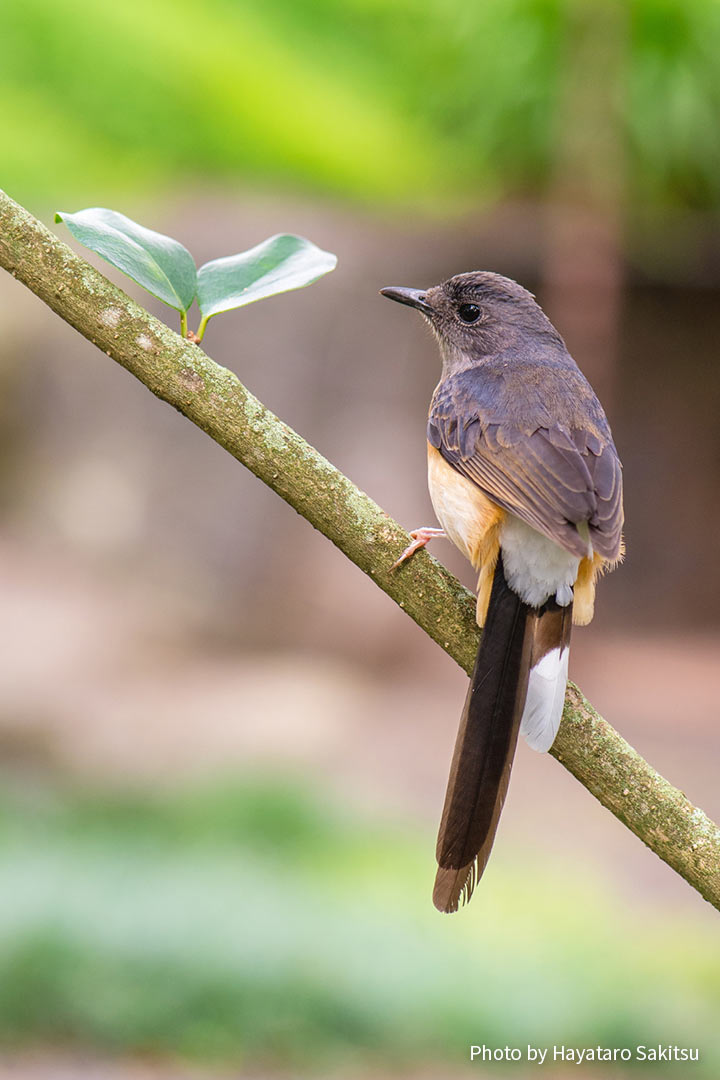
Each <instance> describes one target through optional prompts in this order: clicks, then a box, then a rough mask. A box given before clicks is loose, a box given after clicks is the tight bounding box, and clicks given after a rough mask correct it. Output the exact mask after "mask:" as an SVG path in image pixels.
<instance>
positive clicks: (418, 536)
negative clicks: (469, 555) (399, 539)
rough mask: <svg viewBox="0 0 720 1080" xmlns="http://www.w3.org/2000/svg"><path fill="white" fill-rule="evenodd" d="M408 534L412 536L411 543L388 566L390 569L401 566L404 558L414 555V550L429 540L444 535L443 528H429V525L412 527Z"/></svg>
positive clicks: (417, 549)
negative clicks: (417, 527) (420, 527)
mask: <svg viewBox="0 0 720 1080" xmlns="http://www.w3.org/2000/svg"><path fill="white" fill-rule="evenodd" d="M410 536H412V539H413V542H412V544H409V545H408V547H406V548H405V550H404V551H403V553H402V555H401V556H400V558H399V559H396V560H395V562H394V563H393V564H392V566H391V567H390V569H391V570H396V569H397V567H398V566H401V565H402V564H403V563H404V562H405V560H406V559H409V558H410V556H411V555H414V554H415V552H416V551H419V550H420V548H424V547H425V545H426V544H427V543H429V542H430V540H438V539H439V538H440V537H441V536H445V530H444V529H431V528H429V527H428V528H424V529H413V531H412V532H411V533H410Z"/></svg>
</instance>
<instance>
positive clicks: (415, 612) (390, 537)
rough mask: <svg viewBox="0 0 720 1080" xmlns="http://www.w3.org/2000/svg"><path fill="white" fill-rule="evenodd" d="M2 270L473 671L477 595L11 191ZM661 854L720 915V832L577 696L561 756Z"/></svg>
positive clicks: (5, 200)
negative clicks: (403, 559)
mask: <svg viewBox="0 0 720 1080" xmlns="http://www.w3.org/2000/svg"><path fill="white" fill-rule="evenodd" d="M0 265H1V266H3V267H4V268H5V269H6V270H8V271H9V272H10V273H11V274H12V275H13V277H16V278H17V279H18V280H19V281H22V282H23V283H24V284H25V285H26V286H27V287H28V288H29V289H31V290H32V292H34V293H35V294H36V295H37V296H39V297H40V299H41V300H43V301H44V302H45V303H46V304H48V305H49V307H51V308H52V309H53V311H55V312H57V314H58V315H60V317H61V318H63V319H64V320H65V321H66V322H68V323H70V325H71V326H74V327H75V329H76V330H78V331H79V332H80V333H81V334H82V335H83V336H84V337H86V338H88V339H89V340H90V341H92V342H93V344H95V345H97V347H98V348H99V349H102V351H103V352H105V353H106V354H107V355H108V356H109V357H111V358H112V359H113V360H115V361H116V362H117V363H118V364H121V365H122V366H123V367H124V368H126V370H127V371H129V372H130V373H131V374H133V375H134V376H135V377H136V378H137V379H139V380H140V381H141V382H142V383H144V384H145V386H147V387H148V389H149V390H151V391H152V392H153V393H154V394H155V395H156V396H157V397H159V398H161V399H162V400H163V401H166V402H168V403H169V404H170V405H173V406H174V407H175V408H176V409H178V410H179V411H180V412H181V413H183V415H184V416H186V417H187V418H188V419H189V420H192V422H193V423H194V424H196V425H197V426H198V427H200V428H202V430H203V431H205V432H207V434H208V435H209V436H210V437H211V438H212V439H214V440H215V441H216V442H217V443H219V444H220V445H221V446H223V447H224V448H225V449H226V450H227V451H228V452H229V453H230V454H232V455H233V457H235V458H237V460H238V461H241V462H242V463H243V465H245V466H247V468H248V469H250V470H251V472H253V473H254V474H255V475H256V476H257V477H258V478H259V479H260V480H262V481H263V483H265V484H267V485H268V486H269V487H271V488H272V489H273V491H275V492H277V494H278V495H280V496H281V497H282V498H283V499H285V501H286V502H288V503H289V504H290V505H291V506H292V507H294V509H295V510H297V511H298V513H300V514H302V515H303V516H304V517H305V518H307V520H308V521H309V522H310V523H311V525H313V526H314V527H315V528H316V529H318V530H319V531H320V532H322V533H324V534H325V536H327V537H328V538H329V539H330V540H332V542H333V543H334V544H335V545H336V546H337V547H338V548H340V550H341V551H342V552H344V553H345V555H347V557H348V558H349V559H351V560H352V561H353V562H354V563H355V564H356V565H357V566H359V567H360V569H361V570H362V571H364V573H366V574H368V575H370V576H371V577H372V578H373V580H374V581H375V583H376V584H377V585H378V586H379V587H380V588H381V589H383V590H384V591H385V592H386V593H387V594H388V596H390V597H392V599H393V600H394V601H395V602H396V603H397V604H399V605H400V607H402V608H403V609H404V611H405V612H406V613H407V614H408V615H409V616H410V617H411V618H412V619H414V620H415V622H416V623H417V624H418V625H419V626H420V627H422V629H423V630H424V631H425V632H426V633H427V634H429V635H430V637H431V638H432V639H433V640H434V641H436V642H437V643H438V644H439V645H440V646H441V647H442V648H443V649H445V651H446V652H447V653H448V654H449V655H450V656H452V657H453V659H454V660H456V661H457V663H458V664H460V666H461V667H462V668H463V669H464V670H465V671H466V672H468V673H469V672H470V670H471V668H472V665H473V661H474V658H475V652H476V650H477V643H478V639H479V631H478V628H477V626H476V623H475V602H474V597H473V596H472V594H471V593H469V592H468V591H467V590H466V589H465V588H463V586H461V585H460V584H459V582H458V581H457V580H456V579H455V578H454V577H453V576H452V575H451V574H450V573H449V572H448V571H447V570H446V569H445V568H444V567H443V566H441V565H440V564H439V563H438V562H437V561H436V560H435V559H433V558H432V556H430V555H428V554H427V553H426V552H423V553H420V554H418V555H416V556H415V557H414V558H413V560H412V563H411V564H410V565H409V566H408V567H405V568H402V569H400V570H399V571H395V572H392V573H391V572H390V570H389V567H390V566H391V565H392V563H393V561H394V560H395V559H396V558H397V556H398V554H399V553H400V552H401V551H402V550H403V548H404V547H405V546H406V545H407V543H408V540H409V538H408V536H407V533H406V532H405V531H404V529H402V528H401V527H400V526H399V525H398V524H397V523H396V522H395V521H393V520H392V519H391V518H390V517H389V516H388V515H387V514H386V513H385V512H384V511H383V510H382V509H381V508H380V507H379V506H378V505H377V504H376V503H374V502H373V501H372V499H370V498H369V497H368V496H367V495H365V494H364V492H362V491H360V490H359V489H358V488H356V487H355V485H354V484H353V483H352V482H351V481H350V480H348V479H347V477H345V476H343V475H342V473H340V472H339V471H338V470H337V469H336V468H335V467H334V466H333V465H331V464H330V462H329V461H327V460H326V459H325V458H323V457H322V456H321V455H320V454H318V452H317V451H316V450H314V449H313V447H312V446H310V445H309V444H308V443H306V442H305V441H304V439H302V438H301V437H300V436H299V435H298V434H297V433H296V432H294V431H293V430H292V429H291V428H289V427H288V426H287V425H286V424H284V423H282V421H281V420H279V419H278V418H277V417H276V416H274V415H273V413H271V412H270V411H269V410H268V409H266V408H265V406H264V405H262V403H261V402H259V401H258V400H257V398H255V397H253V395H252V394H251V393H249V391H248V390H246V389H245V387H244V386H243V385H242V384H241V383H240V381H239V379H238V378H237V377H236V376H235V375H234V374H233V373H232V372H231V371H228V370H227V369H226V368H223V367H221V366H220V365H218V364H216V363H214V362H213V361H212V360H211V359H210V358H209V357H208V356H207V355H206V354H205V353H204V352H202V350H201V349H199V348H198V347H197V346H196V345H193V344H190V343H189V342H186V341H183V340H182V338H180V337H179V336H178V335H177V334H176V333H174V332H173V331H172V330H170V329H169V328H168V327H167V326H165V324H164V323H161V322H160V321H159V320H157V319H155V318H153V316H151V315H149V314H148V312H146V311H145V310H144V309H143V308H141V307H139V306H138V305H137V304H135V303H134V302H133V301H132V300H130V299H129V298H128V297H127V296H126V295H125V294H124V293H123V292H122V291H121V290H120V289H118V288H117V287H116V286H115V285H113V284H112V283H111V282H110V281H108V280H107V279H106V278H104V277H103V276H102V274H100V273H98V271H97V270H95V269H94V268H93V267H92V266H90V265H89V264H88V263H86V262H85V261H84V260H83V259H81V258H79V257H78V256H77V255H75V254H74V252H73V251H72V250H71V249H70V248H69V247H67V245H66V244H64V243H62V242H61V241H60V240H58V238H57V237H56V236H55V235H54V234H53V233H51V232H49V231H48V230H47V229H46V228H45V227H44V226H43V225H42V224H41V223H40V222H39V221H37V220H36V219H35V218H34V217H32V215H31V214H29V213H28V212H27V211H26V210H24V209H23V208H22V207H20V206H18V205H17V203H15V202H13V201H12V199H10V198H9V197H8V196H7V195H5V193H4V192H1V191H0ZM551 753H552V754H553V756H554V757H556V758H557V760H558V761H560V762H561V763H562V764H563V765H564V766H565V768H566V769H568V770H569V771H570V772H571V773H572V774H573V775H574V776H575V777H577V779H578V780H579V781H580V782H581V783H582V784H584V785H585V787H586V788H587V789H588V790H589V791H590V792H592V794H593V795H594V796H595V797H596V798H597V799H598V800H599V801H600V802H601V803H602V804H603V806H606V807H607V808H608V809H609V810H611V811H612V813H613V814H615V816H616V817H617V818H619V819H620V821H622V822H623V824H625V825H627V827H628V828H629V829H631V830H632V832H634V833H635V835H636V836H638V837H639V838H640V839H641V840H642V841H643V842H644V843H645V844H647V846H648V847H649V848H651V849H652V850H653V851H654V852H655V853H656V854H657V855H659V856H660V858H661V859H663V860H664V861H665V862H666V863H667V864H668V865H669V866H671V867H672V868H673V869H674V870H676V871H677V873H678V874H680V875H681V876H682V877H684V878H685V880H686V881H688V882H689V884H690V885H692V886H693V888H695V889H697V890H698V892H699V893H700V894H701V895H702V896H704V897H705V899H706V900H708V901H709V902H710V903H711V904H712V905H713V906H714V907H716V908H718V909H719V910H720V829H718V827H717V825H715V824H714V823H713V822H712V821H711V820H710V819H709V818H708V817H707V816H706V815H705V814H704V813H703V812H702V810H699V809H697V808H696V807H695V806H693V805H692V803H690V802H689V800H688V799H687V798H686V797H685V795H684V794H683V793H682V792H681V791H678V790H677V788H674V787H673V786H672V785H671V784H669V783H668V781H667V780H665V779H664V778H663V777H662V776H660V775H659V774H658V773H657V772H655V770H654V769H653V768H652V767H651V766H650V765H649V764H648V763H647V762H646V761H644V760H643V758H642V757H640V755H639V754H638V753H637V752H636V751H635V750H633V748H632V747H631V746H629V744H628V743H626V742H625V740H624V739H623V738H622V737H621V736H620V735H619V734H618V733H617V732H616V731H615V730H614V729H613V728H612V727H611V726H610V724H608V723H607V722H606V721H605V720H603V719H602V718H601V717H600V716H598V714H597V713H596V712H595V710H594V709H593V708H592V706H591V705H590V704H589V702H588V701H587V700H586V699H585V697H584V696H583V695H582V693H581V692H580V690H579V689H578V688H577V687H576V686H574V685H573V684H572V683H571V684H570V685H569V686H568V692H567V697H566V700H565V710H564V713H563V720H562V724H561V726H560V731H559V733H558V736H557V738H556V740H555V744H554V746H553V748H552V750H551Z"/></svg>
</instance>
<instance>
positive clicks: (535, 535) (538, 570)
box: [500, 514, 580, 607]
mask: <svg viewBox="0 0 720 1080" xmlns="http://www.w3.org/2000/svg"><path fill="white" fill-rule="evenodd" d="M500 549H501V551H502V557H503V568H504V570H505V580H506V581H507V583H508V585H509V586H510V588H511V589H512V590H513V591H514V592H516V593H517V594H518V596H520V597H521V598H522V599H523V600H524V601H525V603H526V604H530V605H531V606H532V607H540V605H541V604H544V603H545V601H546V600H548V599H549V598H550V597H551V596H554V597H555V599H556V600H557V602H558V604H560V606H561V607H566V606H567V605H568V604H569V603H571V601H572V598H573V592H572V587H573V585H574V584H575V579H576V578H577V575H578V567H579V565H580V559H579V558H578V557H577V556H576V555H571V554H570V553H569V552H568V551H565V549H564V548H561V547H560V545H559V544H556V543H555V541H554V540H549V539H548V537H547V536H543V534H542V533H539V532H537V530H536V529H532V528H531V527H530V526H529V525H526V524H525V522H524V521H521V520H520V518H518V517H515V515H514V514H508V515H507V516H506V518H505V519H504V521H503V523H502V527H501V529H500Z"/></svg>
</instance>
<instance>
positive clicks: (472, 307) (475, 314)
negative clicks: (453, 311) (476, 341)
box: [458, 304, 480, 323]
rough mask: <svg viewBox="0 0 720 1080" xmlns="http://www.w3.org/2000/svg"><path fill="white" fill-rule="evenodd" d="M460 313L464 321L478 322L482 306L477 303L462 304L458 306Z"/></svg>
mask: <svg viewBox="0 0 720 1080" xmlns="http://www.w3.org/2000/svg"><path fill="white" fill-rule="evenodd" d="M458 315H459V316H460V318H461V319H462V321H463V322H466V323H473V322H477V321H478V319H479V318H480V308H479V307H478V306H477V304H461V305H460V307H459V308H458Z"/></svg>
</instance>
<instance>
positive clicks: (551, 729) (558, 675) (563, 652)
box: [520, 646, 570, 753]
mask: <svg viewBox="0 0 720 1080" xmlns="http://www.w3.org/2000/svg"><path fill="white" fill-rule="evenodd" d="M569 657H570V650H569V649H568V648H567V647H565V648H562V649H561V648H560V646H558V647H556V648H555V649H551V650H550V652H547V653H545V655H544V656H543V657H541V658H540V660H538V662H537V664H536V665H535V667H533V668H531V669H530V678H529V680H528V689H527V697H526V698H525V708H524V709H523V714H522V719H521V721H520V734H521V735H522V736H523V737H524V739H525V741H526V742H527V744H528V746H530V747H532V749H533V750H539V751H540V752H541V753H544V752H545V751H547V750H549V749H550V747H551V746H552V744H553V742H554V741H555V736H556V735H557V730H558V728H559V727H560V718H561V716H562V711H563V702H564V701H565V687H566V686H567V677H568V659H569Z"/></svg>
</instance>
